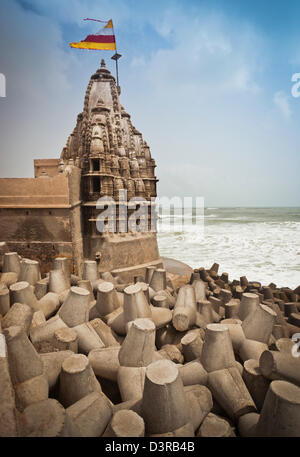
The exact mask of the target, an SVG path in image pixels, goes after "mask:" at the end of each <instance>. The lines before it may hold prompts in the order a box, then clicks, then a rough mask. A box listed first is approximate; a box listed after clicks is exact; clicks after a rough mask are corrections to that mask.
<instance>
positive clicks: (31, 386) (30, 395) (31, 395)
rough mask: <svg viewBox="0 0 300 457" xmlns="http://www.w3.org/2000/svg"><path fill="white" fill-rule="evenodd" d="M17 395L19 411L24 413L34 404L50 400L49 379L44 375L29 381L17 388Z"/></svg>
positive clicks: (18, 385)
mask: <svg viewBox="0 0 300 457" xmlns="http://www.w3.org/2000/svg"><path fill="white" fill-rule="evenodd" d="M15 393H16V406H17V408H18V410H19V411H23V410H24V409H25V408H26V407H27V406H29V405H31V404H32V403H36V402H39V401H42V400H46V399H47V398H48V395H49V384H48V379H47V377H46V376H45V375H44V374H42V375H40V376H35V377H34V378H30V379H27V381H24V382H22V383H20V384H17V385H16V386H15Z"/></svg>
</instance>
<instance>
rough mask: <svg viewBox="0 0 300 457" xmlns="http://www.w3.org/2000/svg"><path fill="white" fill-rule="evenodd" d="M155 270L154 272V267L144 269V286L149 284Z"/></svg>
mask: <svg viewBox="0 0 300 457" xmlns="http://www.w3.org/2000/svg"><path fill="white" fill-rule="evenodd" d="M155 270H156V267H152V266H150V267H146V274H145V283H146V284H150V281H151V278H152V275H153V273H154V271H155Z"/></svg>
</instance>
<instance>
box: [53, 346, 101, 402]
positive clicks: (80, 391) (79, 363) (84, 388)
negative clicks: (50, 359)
mask: <svg viewBox="0 0 300 457" xmlns="http://www.w3.org/2000/svg"><path fill="white" fill-rule="evenodd" d="M61 368H62V369H61V373H60V377H59V381H60V382H59V401H60V402H61V403H62V405H63V406H65V408H66V407H68V406H71V405H72V404H73V403H76V402H77V401H78V400H80V399H81V398H83V397H85V396H86V395H88V394H90V393H92V392H102V389H101V386H100V384H99V382H98V381H97V379H96V376H95V374H94V372H93V370H92V368H91V366H90V364H89V361H88V358H87V357H86V356H85V355H83V354H74V355H71V356H70V357H68V358H67V359H65V360H64V361H63V363H62V367H61Z"/></svg>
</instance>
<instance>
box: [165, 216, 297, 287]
mask: <svg viewBox="0 0 300 457" xmlns="http://www.w3.org/2000/svg"><path fill="white" fill-rule="evenodd" d="M194 212H195V211H194ZM170 228H171V230H170ZM158 244H159V249H160V254H161V255H162V256H165V257H172V258H175V259H178V260H181V261H183V262H186V263H187V264H189V265H190V266H191V267H193V268H197V267H201V266H203V267H205V268H208V267H210V266H211V265H212V264H213V263H214V262H217V263H219V264H220V271H226V272H227V273H229V277H230V279H231V280H232V279H239V278H240V276H243V275H245V276H247V278H248V279H249V280H250V281H255V280H256V281H260V282H262V283H263V284H264V285H267V284H269V283H270V282H274V283H275V284H276V285H277V286H278V287H283V286H287V287H291V288H295V287H296V286H298V285H299V284H300V208H205V209H204V214H203V212H202V214H198V215H197V216H196V217H195V216H194V217H193V214H192V210H191V209H189V210H187V211H186V212H185V214H184V217H182V216H181V215H178V214H176V215H175V216H171V215H170V214H163V215H162V216H161V218H160V219H159V223H158Z"/></svg>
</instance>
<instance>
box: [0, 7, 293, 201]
mask: <svg viewBox="0 0 300 457" xmlns="http://www.w3.org/2000/svg"><path fill="white" fill-rule="evenodd" d="M85 17H92V18H98V19H104V20H108V19H110V18H112V19H113V21H114V26H115V32H116V39H117V45H118V51H119V52H120V53H121V54H122V55H123V57H122V59H121V60H120V83H121V88H122V94H121V102H122V104H123V105H124V106H125V109H126V110H127V111H128V112H129V113H130V114H131V115H132V121H133V123H134V124H135V126H136V127H137V129H138V130H140V131H141V132H142V133H143V136H144V138H145V139H146V140H147V142H148V143H149V145H150V147H151V152H152V155H153V157H154V158H155V159H156V161H157V165H158V167H157V175H158V177H159V179H160V183H159V186H158V191H159V194H160V195H161V196H162V195H168V196H173V195H179V196H203V197H204V199H205V205H206V206H222V205H223V206H285V205H287V206H300V128H299V127H300V98H293V97H292V95H291V88H292V85H293V83H292V82H291V78H292V75H293V74H294V73H300V2H299V1H298V0H295V1H293V0H289V1H279V0H278V1H276V0H273V1H270V0H251V1H244V0H203V1H200V0H198V1H193V0H161V1H158V0H155V1H154V0H139V1H137V0H108V1H106V0H103V1H102V0H18V1H17V0H1V1H0V73H3V74H4V75H5V76H6V81H7V97H6V98H0V154H1V162H0V176H1V177H22V176H25V177H31V176H33V159H34V158H55V157H59V155H60V152H61V150H62V148H63V146H64V145H65V143H66V140H67V137H68V135H69V134H70V133H71V131H72V130H73V128H74V125H75V121H76V117H77V114H78V113H79V112H81V110H82V108H83V99H84V94H85V90H86V86H87V84H88V81H89V78H90V76H91V74H92V73H94V72H95V70H96V69H97V68H98V67H99V63H100V60H101V58H103V57H104V58H105V59H106V63H107V66H108V67H109V68H110V69H111V70H112V71H113V72H114V66H113V62H112V61H111V60H110V57H111V55H112V52H109V51H102V52H99V51H86V50H77V49H71V48H70V47H69V42H71V41H80V40H82V39H84V38H85V36H86V35H87V34H89V33H93V32H95V31H97V30H98V29H99V24H97V23H92V22H89V21H83V20H82V19H83V18H85Z"/></svg>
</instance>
